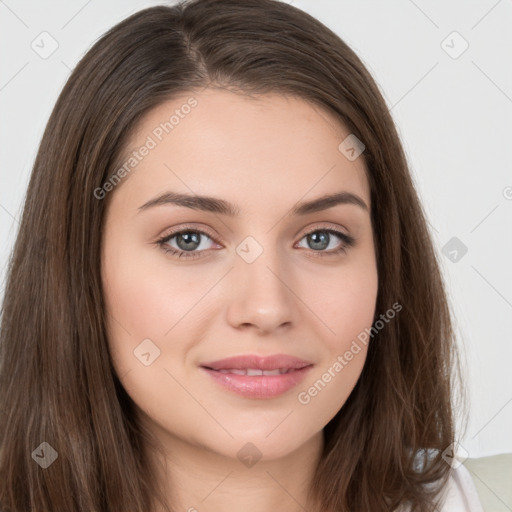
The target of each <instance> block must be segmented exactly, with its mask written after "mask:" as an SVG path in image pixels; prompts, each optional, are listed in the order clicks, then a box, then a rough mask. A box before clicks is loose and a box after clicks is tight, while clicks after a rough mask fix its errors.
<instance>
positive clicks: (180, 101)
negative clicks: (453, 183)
mask: <svg viewBox="0 0 512 512" xmlns="http://www.w3.org/2000/svg"><path fill="white" fill-rule="evenodd" d="M349 134H350V132H349V131H348V130H347V129H346V128H345V127H344V125H343V124H342V123H341V122H340V121H339V120H338V119H336V118H335V117H334V115H333V114H331V113H330V112H328V111H327V110H325V109H323V108H320V107H318V106H316V105H313V104H312V103H310V102H308V101H306V100H304V99H301V98H298V97H296V96H290V95H282V94H264V95H258V96H247V95H242V94H240V93H234V92H231V91H227V90H223V89H206V90H203V91H201V92H197V93H192V92H191V93H189V94H183V95H181V96H179V97H176V98H174V99H173V100H170V101H166V102H165V103H162V104H160V105H158V106H157V107H155V108H154V109H153V110H151V111H150V112H148V113H147V114H146V116H145V117H144V118H143V119H142V120H141V121H140V122H139V124H138V125H137V126H136V129H135V130H134V132H133V135H132V137H131V138H130V140H129V142H128V144H127V147H126V151H125V155H124V163H126V162H127V161H128V159H130V158H132V159H135V160H136V161H132V162H131V163H132V164H134V165H133V167H130V166H127V168H130V171H129V172H128V173H127V175H126V177H124V178H123V181H122V183H121V185H122V187H119V189H120V190H117V191H116V193H117V192H122V194H124V195H125V198H127V199H129V198H132V199H133V200H139V199H140V198H141V197H149V196H151V195H152V194H155V193H158V192H162V191H164V190H166V189H171V190H179V191H182V192H187V193H197V194H199V193H201V194H209V195H217V196H220V195H222V196H223V197H224V198H226V199H230V198H231V199H232V201H233V202H235V203H237V204H240V206H241V208H243V206H244V205H246V206H247V207H249V206H251V205H255V204H256V203H258V202H259V203H263V202H265V201H264V200H265V199H266V201H267V202H269V201H270V200H271V199H275V200H279V199H280V200H281V201H282V202H286V203H291V204H290V206H291V205H293V203H294V202H296V201H298V200H299V199H301V198H302V197H304V196H305V195H306V198H307V197H309V196H315V197H316V196H319V195H322V194H325V193H331V192H333V191H337V190H348V191H349V192H353V193H357V194H358V195H360V196H361V197H362V198H363V199H364V200H365V202H366V203H367V204H368V206H369V205H370V203H369V201H370V198H369V187H368V182H367V179H366V170H365V165H364V160H363V158H357V159H356V160H354V161H350V160H349V159H347V158H346V156H345V155H344V154H343V153H342V152H341V151H340V150H339V148H338V146H339V145H340V143H341V142H342V141H343V140H344V139H345V138H346V137H347V136H348V135H349ZM144 147H146V148H148V149H143V148H144ZM142 153H144V156H141V154H142ZM130 155H131V156H130Z"/></svg>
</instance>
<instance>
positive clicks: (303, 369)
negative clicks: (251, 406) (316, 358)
mask: <svg viewBox="0 0 512 512" xmlns="http://www.w3.org/2000/svg"><path fill="white" fill-rule="evenodd" d="M200 366H201V368H202V369H203V370H204V371H205V372H207V373H208V374H209V375H210V376H211V377H212V378H213V379H215V381H216V382H217V383H219V384H220V385H222V386H224V387H225V388H227V389H228V390H230V391H233V392H235V393H238V394H240V395H242V396H245V397H248V398H261V399H266V398H273V397H275V396H278V395H281V394H283V393H285V392H286V391H288V390H290V389H292V388H293V387H295V386H296V385H297V384H299V383H300V382H301V381H302V380H303V379H304V377H305V376H306V373H307V372H308V371H309V370H310V369H311V368H312V366H313V364H312V363H311V362H309V361H305V360H303V359H299V358H297V357H293V356H287V355H285V354H277V355H273V356H268V357H259V356H256V355H247V356H236V357H230V358H227V359H221V360H219V361H213V362H209V363H204V364H201V365H200ZM248 368H251V369H257V370H276V369H287V370H289V373H283V374H280V375H237V374H234V373H221V372H220V371H219V370H232V369H235V370H246V369H248Z"/></svg>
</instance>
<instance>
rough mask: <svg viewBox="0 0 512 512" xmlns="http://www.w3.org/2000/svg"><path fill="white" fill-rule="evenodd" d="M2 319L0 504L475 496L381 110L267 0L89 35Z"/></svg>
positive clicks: (38, 173)
mask: <svg viewBox="0 0 512 512" xmlns="http://www.w3.org/2000/svg"><path fill="white" fill-rule="evenodd" d="M1 327H2V330H1V347H0V351H1V354H0V360H1V365H2V366H1V373H0V381H1V385H2V401H3V403H2V409H3V411H4V414H3V415H2V419H1V430H0V431H1V454H2V455H1V460H0V474H1V476H2V478H1V481H2V484H1V486H0V489H1V491H0V506H1V508H2V509H3V510H8V511H12V512H15V511H16V512H18V511H27V510H38V511H41V512H42V511H52V512H54V511H57V510H58V511H60V510H66V511H88V512H90V511H98V512H99V511H128V510H130V511H141V512H142V511H151V512H157V511H158V512H160V511H164V510H166V511H168V510H189V511H193V510H198V511H214V510H215V511H218V510H226V509H228V508H229V510H231V509H235V508H238V507H240V506H242V507H244V509H245V510H247V511H263V510H270V509H275V508H279V509H280V510H284V511H296V510H309V511H317V510H329V511H356V510H357V511H363V510H364V511H366V510H368V511H370V510H371V511H372V512H375V511H390V510H394V511H395V510H401V511H405V510H415V511H422V512H423V511H433V510H440V509H441V510H450V511H451V512H452V511H456V510H475V511H477V510H481V509H480V508H479V507H480V506H479V504H478V499H477V498H476V494H475V490H474V487H473V484H472V482H471V479H470V478H469V474H468V472H467V471H466V470H465V469H464V467H463V466H460V467H458V468H455V466H456V464H455V465H453V468H452V467H451V466H452V465H451V464H449V463H447V460H448V461H449V460H450V459H449V457H448V456H447V455H446V454H447V453H449V452H450V450H451V449H452V448H453V446H454V443H455V434H454V418H455V416H454V411H453V409H452V405H451V402H450V400H451V398H450V397H451V393H452V390H453V389H454V386H453V382H452V376H451V375H452V369H453V368H455V369H456V368H457V364H456V363H457V360H456V359H455V357H454V356H455V345H454V340H453V333H452V329H451V323H450V315H449V308H448V305H447V300H446V297H445V292H444V289H443V283H442V280H441V276H440V272H439V268H438V264H437V261H436V257H435V253H434V250H433V247H432V243H431V240H430V237H429V233H428V230H427V227H426V221H425V217H424V215H423V212H422V208H421V206H420V203H419V200H418V197H417V194H416V192H415V190H414V187H413V184H412V181H411V177H410V174H409V171H408V168H407V163H406V160H405V157H404V154H403V151H402V148H401V146H400V141H399V138H398V136H397V132H396V130H395V127H394V125H393V121H392V119H391V117H390V115H389V112H388V110H387V108H386V105H385V102H384V100H383V98H382V96H381V94H380V92H379V90H378V88H377V86H376V84H375V82H374V81H373V79H372V78H371V77H370V75H369V74H368V72H367V71H366V69H365V68H364V66H363V64H362V63H361V61H360V60H359V59H358V58H357V56H356V55H355V54H354V52H353V51H352V50H350V49H349V48H348V47H347V46H346V44H345V43H344V42H343V41H341V40H340V39H339V37H338V36H336V35H335V34H334V33H332V32H331V31H330V30H329V29H327V28H326V27H325V26H324V25H322V24H321V23H319V22H318V21H316V20H315V19H313V18H312V17H310V16H309V15H307V14H305V13H304V12H302V11H300V10H298V9H296V8H294V7H292V6H289V5H287V4H284V3H280V2H276V1H273V0H244V1H243V2H239V1H234V0H199V1H191V2H185V3H182V4H180V5H177V6H174V7H166V6H159V7H153V8H149V9H145V10H143V11H140V12H138V13H136V14H134V15H132V16H131V17H129V18H128V19H126V20H124V21H123V22H121V23H119V24H118V25H117V26H115V27H114V28H112V29H111V30H110V31H109V32H108V33H107V34H105V35H104V36H103V37H102V38H101V39H100V40H99V41H98V42H97V43H96V44H95V45H94V46H93V47H92V48H91V49H90V50H89V51H88V52H87V54H86V55H85V56H84V58H83V59H82V60H81V62H80V63H79V64H78V66H77V67H76V69H75V70H74V72H73V73H72V75H71V77H70V78H69V80H68V83H67V84H66V86H65V87H64V90H63V91H62V93H61V95H60V97H59V99H58V101H57V104H56V106H55V108H54V111H53V113H52V115H51V117H50V120H49V122H48V125H47V128H46V131H45V133H44V136H43V139H42V142H41V146H40V149H39V153H38V155H37V158H36V162H35V165H34V169H33V172H32V177H31V180H30V184H29V187H28V191H27V197H26V202H25V208H24V212H23V217H22V221H21V225H20V231H19V234H18V238H17V240H16V244H15V247H14V251H13V255H12V260H11V262H10V267H9V274H8V283H7V286H6V292H5V299H4V305H3V316H2V326H1Z"/></svg>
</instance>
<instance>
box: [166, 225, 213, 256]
mask: <svg viewBox="0 0 512 512" xmlns="http://www.w3.org/2000/svg"><path fill="white" fill-rule="evenodd" d="M208 240H209V242H210V243H209V242H208ZM211 242H213V239H212V238H211V237H210V235H209V234H208V233H205V232H204V231H201V230H198V229H183V230H181V231H176V232H174V233H171V234H170V235H166V236H165V237H163V238H161V239H160V240H157V242H156V243H157V244H158V245H159V246H160V247H161V248H162V249H163V250H164V252H166V253H169V254H172V255H174V256H178V258H182V257H184V258H197V257H198V256H200V253H201V252H203V251H205V250H207V249H211V246H210V245H211ZM173 244H174V246H173Z"/></svg>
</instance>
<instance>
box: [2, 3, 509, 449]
mask: <svg viewBox="0 0 512 512" xmlns="http://www.w3.org/2000/svg"><path fill="white" fill-rule="evenodd" d="M287 1H288V3H292V4H293V5H295V6H296V7H299V8H301V9H303V10H305V11H307V12H309V13H310V14H312V15H313V16H315V17H316V18H318V19H319V20H320V21H322V22H323V23H325V24H326V25H327V26H329V27H330V28H331V29H333V30H334V31H335V32H336V33H337V34H339V35H340V36H341V37H342V38H343V39H344V40H345V41H346V42H347V43H348V44H349V45H350V46H351V47H352V48H353V49H354V50H355V51H356V52H357V54H358V55H359V56H360V57H361V59H362V60H363V62H364V63H365V64H366V65H367V67H368V68H369V70H370V72H371V73H372V74H373V76H374V77H375V79H376V80H377V82H378V84H379V86H380V88H381V90H382V92H383V94H384V97H385V98H386V101H387V103H388V105H389V108H390V109H391V112H392V115H393V117H394V119H395V121H396V123H397V125H398V129H399V132H400V134H401V137H402V141H403V144H404V147H405V150H406V153H407V155H408V158H409V161H410V164H411V168H412V172H413V174H414V179H415V181H416V183H417V186H418V190H419V192H420V194H421V197H422V199H423V203H424V206H425V209H426V212H427V215H428V218H429V222H430V224H431V227H432V234H433V236H434V240H435V243H436V246H437V248H438V251H439V254H440V256H441V261H442V264H443V271H444V274H445V277H446V280H447V285H448V289H449V293H450V298H451V302H452V305H453V311H454V313H455V321H456V325H457V332H458V337H459V342H460V344H461V345H462V347H463V352H464V354H465V357H466V360H467V370H466V382H467V385H468V389H469V397H470V404H471V416H470V423H469V426H468V428H467V433H466V435H465V436H464V437H461V438H460V444H461V445H462V447H463V448H461V454H462V455H465V453H464V450H465V451H466V452H467V453H468V454H469V456H470V457H479V456H484V455H492V454H496V453H504V452H512V372H511V368H510V366H511V362H512V335H511V331H510V326H511V320H512V270H511V264H510V263H511V261H512V257H511V256H512V170H511V169H512V168H511V163H512V66H511V63H512V30H511V28H512V2H511V0H499V1H496V0H489V1H487V0H486V1H483V0H482V1H478V2H468V1H462V0H458V1H450V2H446V1H444V2H443V1H440V0H436V1H426V0H415V1H413V0H387V1H385V2H384V1H377V0H372V1H369V0H366V1H361V0H358V1H356V0H338V1H336V0H293V1H290V0H287ZM160 3H164V2H151V1H141V0H139V1H136V0H123V1H122V0H109V1H99V0H89V1H86V0H73V1H69V0H67V1H64V0H61V1H55V0H52V1H36V0H31V1H24V2H19V1H14V0H5V1H2V0H0V48H1V57H0V59H1V60H0V62H1V64H0V73H1V74H0V115H1V123H0V158H1V160H0V162H1V166H0V237H1V239H2V241H3V243H2V244H1V246H0V263H1V266H2V269H1V272H2V273H1V279H2V296H3V283H4V280H5V270H6V269H5V267H6V264H7V261H8V257H9V253H10V251H11V249H12V245H13V243H14V238H15V235H16V232H17V229H18V219H19V215H20V211H21V206H22V200H23V198H24V194H25V190H26V186H27V183H28V179H29V175H30V172H31V167H32V165H33V161H34V158H35V154H36V151H37V147H38V144H39V141H40V138H41V136H42V133H43V129H44V126H45V124H46V122H47V119H48V117H49V115H50V112H51V110H52V108H53V105H54V103H55V100H56V99H57V95H58V94H59V92H60V90H61V89H62V87H63V85H64V83H65V81H66V79H67V77H68V76H69V73H70V70H71V69H72V68H73V67H74V66H75V65H76V63H77V62H78V60H79V59H80V57H81V56H82V55H83V54H84V53H85V52H86V51H87V49H88V48H90V46H91V45H92V44H93V42H94V41H96V39H97V38H98V37H99V36H101V35H102V34H103V33H104V32H105V31H106V30H107V29H109V28H110V27H111V26H113V25H114V24H116V23H117V22H119V21H120V20H121V19H123V18H125V17H126V16H128V15H129V14H132V13H133V12H135V11H137V10H139V9H141V8H144V7H149V6H151V5H157V4H160ZM45 31H46V32H48V33H49V34H50V36H48V35H42V36H41V35H40V34H41V33H42V32H45ZM454 31H456V32H457V33H458V35H457V34H455V35H453V34H452V33H453V32H454ZM53 39H54V40H55V41H56V42H57V44H58V48H57V49H56V50H55V51H54V52H53V53H52V54H51V55H50V56H46V55H43V56H44V57H47V58H42V57H41V56H40V54H38V53H37V52H36V51H35V50H34V49H33V48H32V46H34V47H36V48H38V51H39V53H42V52H44V51H49V50H51V45H52V44H55V43H53V42H52V40H53ZM464 41H466V42H467V44H468V45H469V46H468V48H467V49H466V50H465V51H464V52H463V53H461V52H462V50H463V49H464V47H465V44H466V43H464ZM459 53H460V55H459ZM55 186H59V185H58V183H55ZM453 237H456V238H457V239H458V241H457V240H456V241H455V242H453V241H452V242H451V244H454V243H455V245H448V246H447V245H446V244H447V243H448V242H449V240H451V239H452V238H453ZM461 244H464V245H461ZM464 246H465V247H466V248H467V253H466V254H463V248H464ZM443 248H444V250H443ZM454 251H455V252H454ZM433 321H435V319H433Z"/></svg>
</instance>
